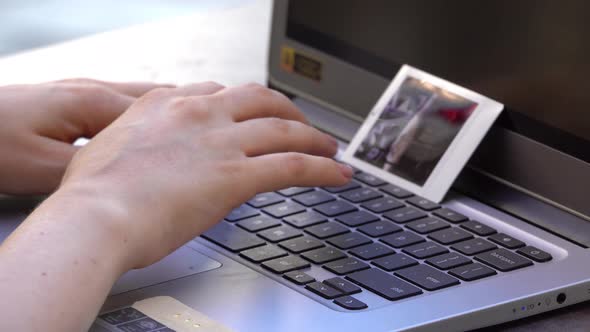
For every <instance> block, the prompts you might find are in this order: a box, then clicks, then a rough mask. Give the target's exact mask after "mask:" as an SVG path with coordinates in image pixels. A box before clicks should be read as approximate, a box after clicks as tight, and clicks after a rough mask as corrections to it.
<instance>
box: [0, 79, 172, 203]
mask: <svg viewBox="0 0 590 332" xmlns="http://www.w3.org/2000/svg"><path fill="white" fill-rule="evenodd" d="M164 86H165V85H158V84H152V83H107V82H101V81H96V80H89V79H71V80H64V81H57V82H49V83H45V84H35V85H13V86H5V87H0V119H1V121H0V151H2V153H1V154H0V193H4V194H44V193H49V192H52V191H53V190H55V188H57V186H58V184H59V182H60V180H61V178H62V176H63V173H64V171H65V169H66V166H67V165H68V163H69V162H70V160H71V159H72V156H73V155H74V153H75V152H76V151H77V148H76V147H74V146H73V145H72V143H73V142H74V141H75V140H76V139H78V138H79V137H86V138H91V137H92V136H94V135H95V134H96V133H98V132H99V131H100V130H102V129H103V128H104V127H106V126H107V125H109V124H110V123H111V122H112V121H113V120H115V119H116V118H117V117H118V116H119V115H120V114H121V113H123V112H124V111H125V110H126V109H127V108H128V107H129V106H130V105H131V104H132V103H133V102H135V100H136V99H137V97H140V96H141V95H143V94H145V93H146V92H148V91H149V90H152V89H154V88H157V87H164Z"/></svg>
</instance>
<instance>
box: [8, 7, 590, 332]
mask: <svg viewBox="0 0 590 332" xmlns="http://www.w3.org/2000/svg"><path fill="white" fill-rule="evenodd" d="M584 6H585V1H583V0H572V1H568V2H567V4H565V3H564V2H552V1H535V2H534V6H532V5H531V2H530V1H512V2H510V4H509V5H507V4H506V2H497V1H486V2H482V1H478V2H473V1H467V0H458V1H453V2H444V3H443V2H440V3H438V2H432V1H429V2H423V1H412V2H401V1H380V2H371V3H370V5H369V4H368V2H363V1H339V2H338V3H337V4H336V5H334V3H333V2H327V1H287V0H277V1H275V2H274V6H273V15H272V17H273V19H272V33H271V36H270V52H269V62H268V77H269V79H268V83H269V86H271V87H273V88H275V89H277V90H280V91H282V92H284V93H285V94H287V95H289V96H290V97H291V98H292V99H293V101H294V103H295V104H297V105H298V107H299V108H300V109H301V110H302V111H303V112H305V114H306V115H307V116H308V118H309V119H310V120H311V122H312V123H313V124H314V125H315V126H317V127H318V128H320V129H322V130H324V131H325V132H328V133H330V134H332V135H334V136H336V137H338V138H339V139H340V140H341V148H342V149H344V148H345V147H346V144H347V142H348V141H350V139H351V138H352V137H353V135H354V133H355V132H356V130H357V128H358V127H359V126H360V124H361V122H362V120H363V118H364V116H365V115H366V114H367V112H368V111H369V110H370V109H371V107H372V106H373V104H374V103H375V102H376V100H377V99H378V97H379V95H380V94H381V92H382V91H383V90H384V89H385V87H386V86H387V84H388V82H389V81H390V80H391V78H392V77H393V76H394V75H395V74H396V72H397V70H398V69H399V68H400V66H401V65H402V64H410V65H412V66H415V67H418V68H420V69H423V70H426V71H428V72H430V73H432V74H435V75H437V76H440V77H443V78H445V79H448V80H450V81H453V82H456V83H458V84H460V85H463V86H465V87H467V88H469V89H472V90H474V91H477V92H479V93H481V94H484V95H487V96H490V97H491V98H494V99H496V100H498V101H500V102H502V103H504V104H506V105H507V109H506V110H505V111H504V113H503V115H502V117H501V118H500V119H499V120H498V121H497V123H496V124H495V125H494V127H493V129H492V130H491V132H490V133H489V134H488V135H487V137H486V139H485V141H484V142H483V143H482V145H481V146H480V147H479V149H478V151H477V152H476V154H475V155H474V156H473V158H472V159H471V160H470V162H469V164H468V166H467V167H466V168H465V170H464V172H463V173H462V174H461V175H460V177H459V179H458V180H457V181H456V183H455V184H454V186H453V189H452V190H451V192H450V193H449V194H448V195H447V196H446V198H445V199H444V200H443V202H442V203H441V204H437V203H434V202H431V201H428V200H426V199H423V198H421V197H419V196H416V195H414V194H413V193H411V192H409V191H406V190H403V189H401V188H398V187H396V186H394V185H392V184H389V183H387V182H385V181H383V180H382V179H379V178H377V177H375V176H373V175H371V174H368V173H362V172H357V173H356V174H355V175H354V180H353V181H351V183H349V184H348V185H345V186H343V187H328V188H287V189H284V190H281V191H278V192H274V193H262V194H260V195H258V196H256V197H255V198H253V199H252V200H250V201H249V202H247V203H245V204H244V205H242V206H240V207H239V208H237V209H236V210H234V211H233V212H231V213H230V214H229V215H228V216H227V217H226V218H225V219H224V220H222V221H220V222H219V224H218V225H217V226H215V227H214V228H213V229H211V230H209V231H207V232H206V233H205V234H203V236H201V237H199V238H196V239H195V240H194V241H191V242H190V243H188V244H187V245H185V246H184V247H182V248H180V249H179V250H177V251H176V252H174V253H172V254H171V255H170V256H168V257H166V258H165V259H163V260H162V261H161V262H159V263H157V264H155V265H153V266H150V267H148V268H145V269H141V270H136V271H131V272H129V273H127V274H125V275H124V276H123V277H122V278H121V279H120V280H119V281H118V282H117V283H116V285H115V287H114V288H113V290H112V292H111V295H110V296H109V298H108V299H107V301H106V303H105V305H104V307H103V309H102V311H101V315H99V318H98V319H97V321H96V323H95V324H94V325H93V327H92V329H91V330H93V331H136V330H137V331H156V330H157V331H164V330H166V329H165V328H164V327H163V326H162V325H158V324H152V325H150V324H148V323H146V321H145V319H146V318H145V316H144V315H143V314H142V313H138V312H134V311H133V310H135V309H132V308H129V307H130V306H131V305H133V304H134V303H135V302H137V301H142V300H145V299H149V298H153V297H160V296H169V297H171V298H173V299H174V300H175V301H179V302H180V303H182V304H183V305H186V306H188V307H190V308H192V309H194V310H196V311H198V312H199V313H201V314H202V315H203V316H202V317H207V318H208V319H210V320H212V321H216V322H218V323H219V324H221V325H223V326H226V327H229V328H231V329H233V330H236V331H257V332H258V331H398V330H403V331H464V330H470V329H475V328H479V327H485V326H491V325H494V324H498V323H502V322H507V321H511V320H516V319H520V318H523V317H528V316H531V315H536V314H541V313H543V312H547V311H550V310H555V309H559V308H563V307H565V306H568V305H572V304H575V303H579V302H582V301H586V300H589V299H590V267H589V266H588V262H590V251H589V250H588V247H589V246H590V204H588V203H587V200H588V194H589V193H590V191H589V189H588V188H590V149H589V148H588V147H589V146H590V134H589V133H590V116H589V115H588V114H589V113H588V112H584V111H585V108H584V107H585V106H586V105H588V104H589V102H590V97H588V96H589V95H588V94H587V93H586V92H585V91H581V90H582V89H584V87H586V86H587V84H586V82H585V81H584V79H585V78H586V77H589V76H590V68H589V67H588V66H587V65H586V60H587V59H588V58H589V57H590V46H589V45H590V44H589V43H588V42H587V36H586V35H585V29H584V26H585V22H586V20H587V19H588V17H587V16H588V15H587V14H586V13H587V11H584V10H583V7H584ZM13 203H14V202H11V207H13V208H12V210H8V209H3V218H4V219H10V220H18V219H22V218H23V217H24V215H23V214H22V213H21V212H20V211H22V210H23V209H26V208H30V207H32V206H33V205H34V203H35V202H30V201H21V200H19V201H18V202H17V203H18V204H17V205H15V204H13ZM177 315H179V314H177ZM170 317H177V316H174V315H173V316H170ZM170 317H169V318H170ZM139 321H141V322H143V323H146V324H143V323H142V324H143V325H140V324H137V325H133V324H134V322H139ZM197 325H198V324H197ZM197 327H198V326H195V330H198V328H197ZM187 328H188V327H187Z"/></svg>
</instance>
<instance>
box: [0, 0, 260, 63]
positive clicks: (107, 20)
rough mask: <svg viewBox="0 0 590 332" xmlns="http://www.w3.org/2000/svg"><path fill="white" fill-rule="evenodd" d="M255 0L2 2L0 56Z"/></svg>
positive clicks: (31, 0) (33, 0) (16, 0)
mask: <svg viewBox="0 0 590 332" xmlns="http://www.w3.org/2000/svg"><path fill="white" fill-rule="evenodd" d="M251 1H252V0H125V1H120V0H84V1H76V0H43V1H38V0H0V56H5V55H9V54H14V53H17V52H22V51H26V50H29V49H34V48H38V47H43V46H47V45H51V44H55V43H59V42H63V41H67V40H71V39H76V38H80V37H84V36H87V35H92V34H95V33H100V32H105V31H109V30H113V29H119V28H124V27H128V26H132V25H138V24H143V23H148V22H153V21H158V20H162V19H169V18H173V17H177V16H184V15H190V14H193V13H195V12H199V11H201V12H203V11H216V10H223V9H227V8H228V7H235V6H240V5H243V4H246V3H248V2H251Z"/></svg>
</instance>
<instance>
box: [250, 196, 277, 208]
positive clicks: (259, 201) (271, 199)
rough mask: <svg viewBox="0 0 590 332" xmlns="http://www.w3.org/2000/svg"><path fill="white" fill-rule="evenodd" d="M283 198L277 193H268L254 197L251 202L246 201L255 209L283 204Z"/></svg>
mask: <svg viewBox="0 0 590 332" xmlns="http://www.w3.org/2000/svg"><path fill="white" fill-rule="evenodd" d="M284 201H285V198H284V197H283V196H281V195H279V194H277V193H274V192H269V193H262V194H258V195H256V196H254V198H252V199H251V200H249V201H248V204H250V205H251V206H253V207H255V208H261V207H265V206H268V205H272V204H276V203H280V202H284Z"/></svg>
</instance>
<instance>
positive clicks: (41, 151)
mask: <svg viewBox="0 0 590 332" xmlns="http://www.w3.org/2000/svg"><path fill="white" fill-rule="evenodd" d="M26 144H29V147H25V148H23V149H21V150H20V151H15V153H14V154H13V155H12V157H11V158H10V159H7V160H6V162H5V163H4V165H3V166H4V167H3V169H2V170H0V175H2V172H3V171H7V170H10V169H14V170H16V171H11V172H10V173H11V174H12V175H11V176H5V177H3V179H4V181H3V190H5V193H9V194H27V195H32V194H47V193H51V192H53V191H54V190H55V189H56V188H57V187H58V186H59V184H60V182H61V178H62V177H63V175H64V172H65V170H66V168H67V166H68V164H69V162H70V161H71V160H72V157H73V156H74V154H75V153H76V151H78V148H77V147H74V146H72V145H70V144H67V143H63V142H58V141H55V140H52V139H50V138H47V137H39V136H36V137H35V138H34V139H33V140H30V141H28V143H26ZM15 175H16V176H15Z"/></svg>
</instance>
